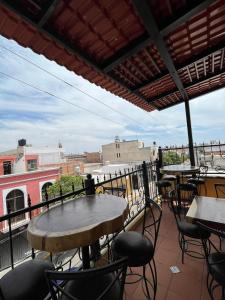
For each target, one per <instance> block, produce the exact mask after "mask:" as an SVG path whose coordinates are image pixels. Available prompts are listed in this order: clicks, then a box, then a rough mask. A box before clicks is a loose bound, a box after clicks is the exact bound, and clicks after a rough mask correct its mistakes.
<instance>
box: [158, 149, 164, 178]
mask: <svg viewBox="0 0 225 300" xmlns="http://www.w3.org/2000/svg"><path fill="white" fill-rule="evenodd" d="M162 166H163V155H162V148H161V147H159V149H158V159H156V177H157V181H159V180H160V179H161V178H162V174H161V173H160V168H162Z"/></svg>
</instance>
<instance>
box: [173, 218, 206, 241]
mask: <svg viewBox="0 0 225 300" xmlns="http://www.w3.org/2000/svg"><path fill="white" fill-rule="evenodd" d="M177 225H178V227H179V231H180V232H181V233H182V234H183V235H186V236H188V237H191V238H194V239H200V238H201V237H202V238H204V239H208V238H209V237H210V232H208V231H206V230H204V229H200V228H199V227H198V226H197V225H196V224H191V223H188V222H186V221H178V224H177Z"/></svg>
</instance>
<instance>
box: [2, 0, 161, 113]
mask: <svg viewBox="0 0 225 300" xmlns="http://www.w3.org/2000/svg"><path fill="white" fill-rule="evenodd" d="M0 4H3V5H4V6H5V7H6V8H8V9H10V10H11V11H14V12H15V13H16V14H18V15H20V17H21V18H22V19H23V20H24V21H26V22H27V23H29V24H31V25H32V26H33V27H35V28H37V29H38V30H39V31H40V32H42V33H43V34H45V35H46V36H48V37H49V38H51V39H52V40H54V41H56V42H57V43H58V44H59V45H61V46H62V47H64V48H66V49H67V50H68V51H69V52H70V53H72V54H74V55H76V56H77V57H79V58H80V59H82V60H83V61H84V62H85V63H87V64H88V65H89V66H91V67H92V68H93V69H94V70H95V71H96V72H99V73H102V72H104V70H102V69H101V67H99V66H98V65H97V64H96V63H95V62H93V60H92V59H91V58H90V57H89V56H88V55H87V54H85V53H84V51H82V50H81V49H79V48H78V47H75V46H74V45H72V44H70V43H69V41H67V40H65V39H64V37H63V36H59V35H58V34H57V33H56V32H51V31H50V30H48V29H46V28H45V26H39V25H38V22H34V21H33V20H32V18H31V16H27V14H26V13H25V12H24V10H22V9H21V6H19V5H18V4H17V3H15V2H14V0H0ZM106 76H107V77H108V79H110V80H112V81H114V82H115V83H116V84H119V85H120V86H121V87H122V88H125V89H126V90H127V91H128V92H130V93H133V94H134V95H135V96H137V97H139V98H140V99H141V100H143V101H145V102H146V103H147V104H149V103H148V101H147V99H146V98H144V97H143V96H142V95H140V93H139V92H138V91H135V92H133V91H132V90H131V89H130V88H129V87H127V86H126V85H125V84H123V83H121V82H120V81H118V80H117V79H115V78H113V77H112V76H110V75H109V74H106ZM152 107H153V108H156V109H158V108H157V107H156V106H154V105H153V104H152Z"/></svg>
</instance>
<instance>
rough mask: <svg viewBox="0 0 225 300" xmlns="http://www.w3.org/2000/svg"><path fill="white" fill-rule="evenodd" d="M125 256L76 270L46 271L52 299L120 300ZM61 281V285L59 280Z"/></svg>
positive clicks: (125, 267)
mask: <svg viewBox="0 0 225 300" xmlns="http://www.w3.org/2000/svg"><path fill="white" fill-rule="evenodd" d="M126 270H127V258H122V259H120V260H118V261H116V262H114V263H111V264H109V265H106V266H104V267H100V268H93V269H87V270H83V271H77V272H59V271H46V278H47V282H48V286H49V290H50V294H51V297H52V299H53V300H57V299H58V296H59V295H60V299H62V300H71V299H72V300H75V299H76V300H90V299H92V300H97V299H98V300H103V299H104V300H122V298H123V290H124V282H125V276H126ZM62 281H63V283H64V284H63V286H62V285H61V282H62Z"/></svg>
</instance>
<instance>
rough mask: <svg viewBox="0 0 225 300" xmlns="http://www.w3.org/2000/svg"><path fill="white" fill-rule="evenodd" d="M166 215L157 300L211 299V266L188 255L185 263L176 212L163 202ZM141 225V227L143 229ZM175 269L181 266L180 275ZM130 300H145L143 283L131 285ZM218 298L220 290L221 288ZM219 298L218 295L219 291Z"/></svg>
mask: <svg viewBox="0 0 225 300" xmlns="http://www.w3.org/2000/svg"><path fill="white" fill-rule="evenodd" d="M162 208H163V216H162V221H161V227H160V231H159V240H158V246H157V249H156V253H155V262H156V268H157V274H158V288H157V294H156V299H157V300H180V299H182V300H210V297H209V295H208V291H207V286H206V276H207V266H206V264H205V260H202V259H195V258H192V257H189V256H187V255H185V258H184V264H182V263H181V250H180V248H179V245H178V239H177V236H178V231H177V227H176V223H175V220H174V217H173V214H172V211H170V209H169V208H168V206H167V204H166V203H163V205H162ZM140 228H141V225H139V227H138V228H137V230H139V229H140ZM171 266H177V267H178V268H179V269H180V273H177V274H173V273H172V272H171V271H170V269H169V268H170V267H171ZM125 290H126V299H129V300H137V299H138V300H145V299H146V297H145V295H144V294H143V290H142V286H141V284H133V285H127V286H126V287H125ZM217 292H218V299H220V298H219V295H220V294H219V293H220V289H218V291H217ZM215 295H216V292H215Z"/></svg>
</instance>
